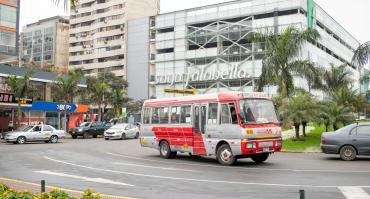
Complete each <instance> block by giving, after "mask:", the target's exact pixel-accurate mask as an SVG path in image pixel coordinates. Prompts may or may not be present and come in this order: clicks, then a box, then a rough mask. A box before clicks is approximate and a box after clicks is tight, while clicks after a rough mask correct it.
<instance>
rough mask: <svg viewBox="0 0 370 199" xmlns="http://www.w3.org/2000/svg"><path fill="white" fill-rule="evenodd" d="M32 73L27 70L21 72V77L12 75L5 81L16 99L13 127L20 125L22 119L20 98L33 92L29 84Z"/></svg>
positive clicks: (29, 95)
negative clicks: (14, 123)
mask: <svg viewBox="0 0 370 199" xmlns="http://www.w3.org/2000/svg"><path fill="white" fill-rule="evenodd" d="M32 74H33V71H27V72H25V73H24V74H23V77H20V78H18V77H17V76H15V75H13V76H10V77H9V78H8V79H7V83H8V84H9V86H10V89H11V92H12V93H13V94H14V97H15V98H16V99H18V102H17V103H18V105H17V124H16V125H14V126H15V127H17V126H19V125H20V122H21V119H22V107H21V99H22V98H23V99H25V98H27V97H31V95H33V93H34V88H33V87H32V85H31V81H30V78H31V76H32Z"/></svg>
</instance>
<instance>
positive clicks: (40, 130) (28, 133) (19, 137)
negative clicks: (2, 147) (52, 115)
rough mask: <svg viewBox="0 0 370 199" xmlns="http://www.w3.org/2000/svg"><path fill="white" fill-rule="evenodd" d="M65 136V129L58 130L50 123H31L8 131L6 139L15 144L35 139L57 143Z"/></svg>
mask: <svg viewBox="0 0 370 199" xmlns="http://www.w3.org/2000/svg"><path fill="white" fill-rule="evenodd" d="M65 136H66V132H65V131H63V130H56V129H55V128H54V127H52V126H50V125H30V126H26V127H25V128H22V129H20V130H16V131H12V132H9V133H7V134H6V135H5V138H4V139H5V141H6V142H13V143H14V144H24V143H26V142H34V141H44V142H46V143H48V142H51V143H57V142H58V140H59V139H60V138H64V137H65Z"/></svg>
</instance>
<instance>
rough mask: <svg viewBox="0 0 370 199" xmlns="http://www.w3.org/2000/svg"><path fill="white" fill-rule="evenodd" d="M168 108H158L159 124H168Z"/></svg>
mask: <svg viewBox="0 0 370 199" xmlns="http://www.w3.org/2000/svg"><path fill="white" fill-rule="evenodd" d="M168 109H169V108H168V107H161V108H159V118H160V123H161V124H168V114H169V110H168Z"/></svg>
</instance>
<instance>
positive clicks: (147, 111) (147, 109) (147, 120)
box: [143, 108, 150, 124]
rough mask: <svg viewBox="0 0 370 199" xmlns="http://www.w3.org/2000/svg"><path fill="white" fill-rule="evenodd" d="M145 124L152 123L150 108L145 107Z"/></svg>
mask: <svg viewBox="0 0 370 199" xmlns="http://www.w3.org/2000/svg"><path fill="white" fill-rule="evenodd" d="M143 122H144V124H150V108H144V121H143Z"/></svg>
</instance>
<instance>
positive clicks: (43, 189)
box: [41, 180, 45, 193]
mask: <svg viewBox="0 0 370 199" xmlns="http://www.w3.org/2000/svg"><path fill="white" fill-rule="evenodd" d="M41 193H45V180H41Z"/></svg>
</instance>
